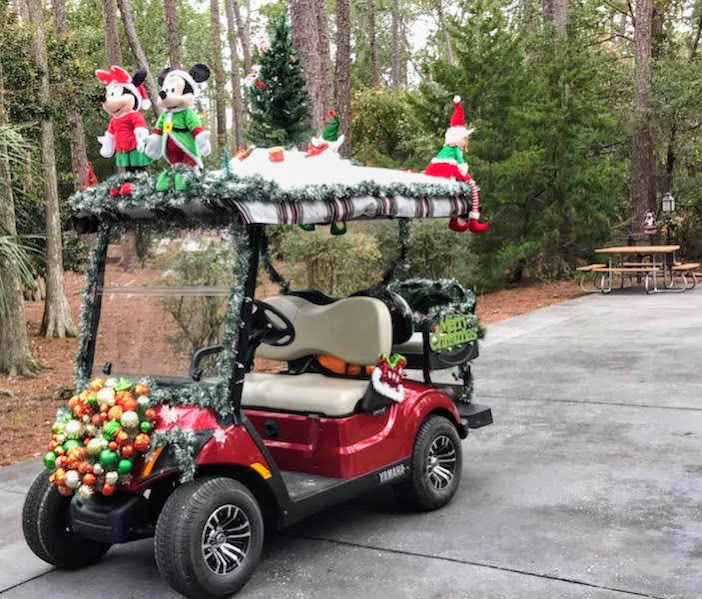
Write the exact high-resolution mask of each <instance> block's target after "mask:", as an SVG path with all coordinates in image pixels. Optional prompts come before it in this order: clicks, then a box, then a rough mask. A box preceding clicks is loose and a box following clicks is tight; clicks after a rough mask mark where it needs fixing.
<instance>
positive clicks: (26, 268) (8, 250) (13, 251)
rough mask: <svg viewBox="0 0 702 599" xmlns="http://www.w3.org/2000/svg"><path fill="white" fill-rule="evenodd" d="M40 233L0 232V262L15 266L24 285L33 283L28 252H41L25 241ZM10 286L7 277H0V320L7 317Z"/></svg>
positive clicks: (32, 268)
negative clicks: (10, 233)
mask: <svg viewBox="0 0 702 599" xmlns="http://www.w3.org/2000/svg"><path fill="white" fill-rule="evenodd" d="M40 237H41V236H40V235H22V236H19V235H6V234H2V233H0V263H5V264H6V265H9V267H10V268H15V269H16V270H17V274H18V275H19V278H20V281H21V282H22V283H24V284H25V285H28V286H32V285H33V284H34V276H35V272H34V266H33V264H32V260H31V258H30V254H40V253H41V252H40V251H39V250H37V249H36V248H33V247H32V246H31V245H28V244H27V243H26V240H29V239H38V238H40ZM9 293H10V287H9V285H8V280H7V277H0V322H2V321H3V320H4V319H5V318H6V317H7V310H8V299H9Z"/></svg>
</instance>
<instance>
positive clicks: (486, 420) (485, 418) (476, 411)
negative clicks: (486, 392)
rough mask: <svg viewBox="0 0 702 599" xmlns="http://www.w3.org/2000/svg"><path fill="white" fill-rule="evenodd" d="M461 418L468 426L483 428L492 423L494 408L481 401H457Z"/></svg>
mask: <svg viewBox="0 0 702 599" xmlns="http://www.w3.org/2000/svg"><path fill="white" fill-rule="evenodd" d="M456 407H457V408H458V413H459V414H460V415H461V419H463V420H465V421H466V423H467V425H468V428H481V427H483V426H487V425H488V424H492V410H491V409H490V407H489V406H485V405H482V404H479V403H461V402H456Z"/></svg>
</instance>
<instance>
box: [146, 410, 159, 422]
mask: <svg viewBox="0 0 702 599" xmlns="http://www.w3.org/2000/svg"><path fill="white" fill-rule="evenodd" d="M144 416H146V418H147V419H148V420H156V410H154V409H153V408H148V409H147V410H146V411H145V412H144Z"/></svg>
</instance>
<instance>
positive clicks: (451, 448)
mask: <svg viewBox="0 0 702 599" xmlns="http://www.w3.org/2000/svg"><path fill="white" fill-rule="evenodd" d="M462 468H463V454H462V451H461V438H460V437H459V436H458V431H457V430H456V427H455V426H454V424H453V422H451V421H450V420H449V419H448V418H444V417H443V416H438V415H433V416H429V418H427V419H426V420H425V421H424V422H423V423H422V426H421V427H420V428H419V433H417V438H416V439H415V441H414V450H413V452H412V466H411V475H410V478H409V480H407V481H405V482H403V483H401V484H400V485H398V487H397V490H398V492H399V494H400V495H401V496H402V497H404V498H406V499H408V500H409V502H410V503H411V504H412V505H413V507H415V508H417V509H420V510H435V509H438V508H440V507H442V506H444V505H446V504H447V503H448V502H449V501H451V499H452V498H453V496H454V494H455V493H456V490H457V489H458V485H459V484H460V482H461V471H462Z"/></svg>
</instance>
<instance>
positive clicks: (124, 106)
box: [95, 66, 151, 171]
mask: <svg viewBox="0 0 702 599" xmlns="http://www.w3.org/2000/svg"><path fill="white" fill-rule="evenodd" d="M95 75H96V76H97V78H98V79H99V80H100V81H101V82H102V83H103V84H104V85H106V86H107V87H106V88H105V98H104V101H103V103H102V108H103V109H104V110H105V112H106V113H107V114H109V115H110V117H111V118H110V124H109V125H108V127H107V131H105V135H102V136H100V137H98V141H99V142H100V156H102V157H103V158H112V156H115V163H116V164H117V166H119V167H122V168H125V169H126V170H127V171H137V170H141V169H143V168H145V167H146V166H147V165H149V164H150V163H151V159H150V158H149V157H148V156H146V155H145V154H144V153H143V152H140V151H139V150H138V149H137V146H138V145H139V144H140V143H141V142H142V141H143V140H144V139H145V138H146V137H147V136H148V134H149V130H148V129H147V127H146V121H145V120H144V116H143V115H142V114H141V112H139V111H140V110H141V109H142V108H143V109H145V110H148V109H149V108H150V107H151V102H150V101H149V99H148V98H147V96H146V90H145V89H144V86H143V85H142V84H143V83H144V79H145V78H146V72H145V71H142V70H139V71H136V72H135V73H134V74H133V75H130V74H129V72H128V71H127V70H126V69H124V68H122V67H118V66H112V67H110V70H109V71H101V70H98V71H95Z"/></svg>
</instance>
